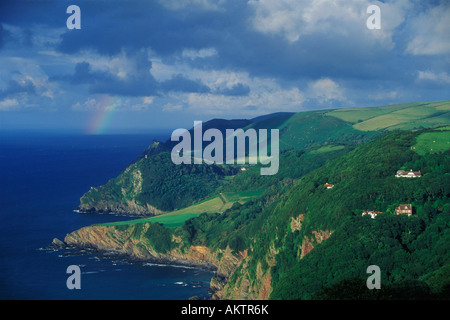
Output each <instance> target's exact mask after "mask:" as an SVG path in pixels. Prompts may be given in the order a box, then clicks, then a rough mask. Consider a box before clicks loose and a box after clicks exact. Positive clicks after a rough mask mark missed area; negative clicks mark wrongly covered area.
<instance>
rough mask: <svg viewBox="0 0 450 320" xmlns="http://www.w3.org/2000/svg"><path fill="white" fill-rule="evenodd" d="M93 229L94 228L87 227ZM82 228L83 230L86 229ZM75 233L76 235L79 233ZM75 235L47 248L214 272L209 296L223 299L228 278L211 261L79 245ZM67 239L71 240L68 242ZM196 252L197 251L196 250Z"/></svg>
mask: <svg viewBox="0 0 450 320" xmlns="http://www.w3.org/2000/svg"><path fill="white" fill-rule="evenodd" d="M85 228H92V227H85ZM85 228H82V229H85ZM78 231H79V230H77V231H74V232H75V233H76V232H78ZM72 234H73V233H70V234H68V235H66V237H65V239H64V241H62V240H60V239H58V238H54V239H53V240H52V242H51V244H50V245H49V246H48V247H47V248H45V249H48V250H73V252H66V253H65V254H67V255H78V254H101V255H103V256H104V257H112V256H114V257H117V258H119V259H123V260H124V261H126V262H128V263H149V264H155V265H164V266H174V267H183V268H192V269H199V270H203V271H210V272H213V275H212V277H211V281H210V285H209V289H208V296H209V300H220V299H222V296H223V295H222V294H221V291H222V290H223V289H224V287H225V285H226V283H227V279H228V277H227V276H226V275H225V274H222V273H221V272H220V270H219V269H220V267H218V266H217V265H216V264H214V263H212V262H211V261H206V260H202V259H200V260H199V259H198V258H193V256H195V254H194V255H193V256H190V255H189V254H187V255H185V256H184V257H183V256H180V257H179V258H176V257H174V256H173V255H172V254H166V255H162V254H157V255H153V254H149V255H137V254H133V253H130V252H128V251H126V250H118V249H116V248H107V247H104V246H98V245H97V244H95V243H92V242H83V243H77V242H76V241H73V239H74V238H73V237H72V236H71V235H72ZM66 239H69V240H68V241H66ZM194 251H195V250H194ZM189 299H194V300H195V299H198V297H191V298H189Z"/></svg>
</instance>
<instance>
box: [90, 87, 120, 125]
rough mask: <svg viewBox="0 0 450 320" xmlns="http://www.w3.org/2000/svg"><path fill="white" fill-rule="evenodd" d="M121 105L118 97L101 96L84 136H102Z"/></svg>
mask: <svg viewBox="0 0 450 320" xmlns="http://www.w3.org/2000/svg"><path fill="white" fill-rule="evenodd" d="M121 105H122V99H121V98H120V97H110V96H107V95H105V96H102V97H101V98H100V99H99V100H98V104H97V111H96V112H95V114H94V115H93V116H92V118H91V120H90V121H89V124H88V127H87V129H86V134H104V133H106V131H107V129H108V127H109V125H110V124H111V121H112V119H113V118H114V115H115V114H116V113H117V110H119V107H120V106H121Z"/></svg>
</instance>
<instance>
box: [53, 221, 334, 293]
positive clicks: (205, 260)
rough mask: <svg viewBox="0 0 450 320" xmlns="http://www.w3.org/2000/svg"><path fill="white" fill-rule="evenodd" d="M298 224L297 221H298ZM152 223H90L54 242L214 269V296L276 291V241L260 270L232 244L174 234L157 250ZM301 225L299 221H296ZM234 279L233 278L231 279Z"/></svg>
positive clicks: (319, 236) (316, 237)
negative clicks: (217, 245)
mask: <svg viewBox="0 0 450 320" xmlns="http://www.w3.org/2000/svg"><path fill="white" fill-rule="evenodd" d="M302 219H303V216H301V217H300V219H299V221H297V222H298V223H299V222H300V220H302ZM295 225H296V224H295ZM149 226H150V224H149V223H141V224H130V225H126V226H121V227H117V226H101V225H98V226H88V227H84V228H81V229H79V230H76V231H74V232H72V233H70V234H67V235H66V237H65V239H64V242H61V241H59V240H57V239H54V240H53V243H52V245H53V244H54V246H57V247H61V246H63V245H67V246H71V247H79V248H92V249H97V250H103V251H115V252H117V253H120V254H125V255H128V256H130V257H132V258H134V259H138V260H143V261H157V262H159V263H167V264H178V265H179V264H185V265H191V266H196V267H201V268H208V269H210V270H214V271H215V274H214V276H213V278H212V279H211V282H210V289H211V291H212V292H213V295H212V299H231V300H267V299H269V297H270V294H271V292H272V275H271V269H272V267H274V266H275V265H276V257H277V254H278V252H279V250H278V249H277V248H275V246H274V245H273V244H272V245H271V246H270V248H268V250H267V252H266V256H265V262H266V265H267V266H268V267H267V268H265V269H264V268H262V266H261V262H257V265H256V272H255V271H254V268H252V267H250V266H251V265H252V263H254V261H251V256H250V255H249V252H251V249H250V250H249V249H246V250H244V251H242V252H237V253H236V252H233V251H232V250H231V249H230V248H229V247H227V248H226V249H224V250H221V249H217V250H216V251H214V252H213V251H212V250H211V249H210V248H208V247H206V246H194V245H191V246H189V247H188V248H184V249H182V239H181V238H180V237H177V236H175V235H172V243H173V244H174V246H173V248H172V249H171V250H170V251H167V252H165V253H161V252H157V251H156V250H155V249H154V248H153V246H152V245H151V244H149V242H148V238H147V236H146V232H147V231H148V228H149ZM296 226H297V227H299V226H298V225H296ZM331 234H332V231H328V230H317V231H313V232H312V233H311V236H310V237H307V236H305V238H304V240H303V243H302V245H301V257H300V258H303V257H304V255H306V254H308V253H309V252H310V251H311V250H313V248H314V246H315V245H317V244H319V243H321V242H322V241H325V240H326V239H328V238H329V237H330V235H331ZM230 279H231V280H230Z"/></svg>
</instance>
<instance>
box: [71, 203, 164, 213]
mask: <svg viewBox="0 0 450 320" xmlns="http://www.w3.org/2000/svg"><path fill="white" fill-rule="evenodd" d="M78 210H80V211H82V212H92V211H97V212H106V213H113V214H123V215H138V216H153V215H158V214H163V213H164V211H162V210H159V209H157V208H155V207H153V206H151V205H150V204H146V205H145V206H142V205H139V204H137V203H136V201H135V200H134V199H132V200H127V202H126V204H123V203H119V202H112V201H105V200H101V201H98V202H96V203H95V204H89V203H81V204H80V205H79V206H78Z"/></svg>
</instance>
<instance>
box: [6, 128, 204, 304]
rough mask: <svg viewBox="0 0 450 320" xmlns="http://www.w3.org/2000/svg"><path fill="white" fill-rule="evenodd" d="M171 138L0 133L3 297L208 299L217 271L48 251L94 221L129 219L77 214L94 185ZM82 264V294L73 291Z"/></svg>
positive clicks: (92, 253) (106, 255)
mask: <svg viewBox="0 0 450 320" xmlns="http://www.w3.org/2000/svg"><path fill="white" fill-rule="evenodd" d="M153 139H158V140H164V139H167V134H166V133H165V132H161V133H160V134H145V135H76V134H64V135H61V134H60V135H58V134H51V133H45V134H44V133H42V134H37V133H20V134H17V133H14V134H12V133H7V132H1V133H0V148H1V150H2V152H1V153H0V166H1V170H0V181H1V194H2V196H1V197H0V215H1V221H2V222H1V224H0V246H1V247H0V299H2V300H42V299H44V300H59V299H63V300H72V299H76V300H80V299H81V300H91V299H92V300H93V299H99V300H103V299H106V300H129V299H132V300H187V299H189V298H190V297H193V296H197V297H199V298H208V289H209V283H210V280H211V277H212V275H213V273H212V272H211V271H208V270H202V269H198V268H191V267H182V266H169V265H164V264H157V263H149V262H145V261H133V260H131V259H129V258H128V257H124V256H117V255H113V254H110V253H103V252H96V251H91V250H73V249H60V250H50V249H48V246H49V245H50V244H51V242H52V240H53V238H58V239H60V240H64V237H65V235H66V234H67V233H70V232H72V231H74V230H77V229H79V228H81V227H84V226H88V225H92V224H95V223H104V222H113V221H121V220H130V219H132V218H130V217H124V216H115V215H109V214H97V213H89V214H82V213H77V212H75V211H74V210H75V209H76V207H77V206H78V204H79V198H80V197H81V196H82V195H83V194H84V193H85V192H87V191H88V190H89V188H90V187H91V186H99V185H102V184H104V183H106V182H107V181H108V180H109V179H111V178H114V177H116V176H117V175H118V174H119V173H120V172H121V171H123V170H124V169H125V168H126V167H127V165H128V164H130V163H131V162H132V161H133V160H134V159H135V158H136V157H137V156H138V155H139V154H140V153H141V152H142V151H143V150H144V149H145V148H146V147H147V146H149V145H150V144H151V143H152V141H153ZM70 265H78V266H80V270H81V289H79V290H77V289H72V290H69V289H68V288H67V286H66V280H67V278H68V277H69V276H70V274H67V273H66V270H67V267H68V266H70Z"/></svg>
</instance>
